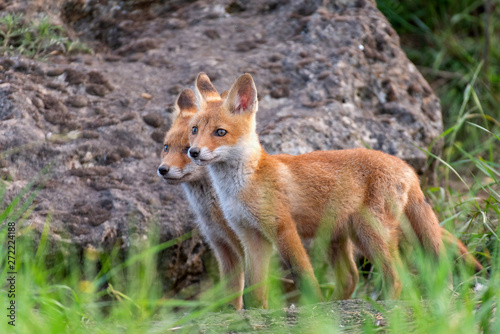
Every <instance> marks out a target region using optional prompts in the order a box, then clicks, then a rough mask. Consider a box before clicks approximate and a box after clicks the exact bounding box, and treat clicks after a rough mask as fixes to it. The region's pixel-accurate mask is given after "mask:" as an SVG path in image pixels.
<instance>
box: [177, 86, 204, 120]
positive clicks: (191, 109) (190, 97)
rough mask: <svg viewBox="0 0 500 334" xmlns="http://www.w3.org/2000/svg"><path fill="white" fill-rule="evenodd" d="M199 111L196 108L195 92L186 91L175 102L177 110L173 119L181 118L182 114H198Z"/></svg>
mask: <svg viewBox="0 0 500 334" xmlns="http://www.w3.org/2000/svg"><path fill="white" fill-rule="evenodd" d="M197 111H198V110H197V108H196V98H195V96H194V92H193V91H192V90H191V89H189V88H188V89H184V90H183V91H182V92H181V93H180V94H179V96H178V97H177V101H176V102H175V110H174V114H173V119H176V118H177V117H179V115H180V114H182V113H192V114H194V113H196V112H197Z"/></svg>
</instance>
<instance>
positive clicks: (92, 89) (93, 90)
mask: <svg viewBox="0 0 500 334" xmlns="http://www.w3.org/2000/svg"><path fill="white" fill-rule="evenodd" d="M85 91H86V92H87V93H89V94H90V95H95V96H100V97H104V96H106V95H107V94H109V92H110V91H109V89H108V88H107V87H106V86H104V85H98V84H88V85H87V86H85Z"/></svg>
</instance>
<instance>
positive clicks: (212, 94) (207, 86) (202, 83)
mask: <svg viewBox="0 0 500 334" xmlns="http://www.w3.org/2000/svg"><path fill="white" fill-rule="evenodd" d="M195 93H196V101H197V102H198V105H199V106H200V107H202V106H203V105H204V103H205V102H211V101H220V95H219V93H218V92H217V89H215V87H214V85H212V82H211V81H210V78H209V77H208V75H206V74H205V73H203V72H201V73H200V74H198V77H197V78H196V83H195Z"/></svg>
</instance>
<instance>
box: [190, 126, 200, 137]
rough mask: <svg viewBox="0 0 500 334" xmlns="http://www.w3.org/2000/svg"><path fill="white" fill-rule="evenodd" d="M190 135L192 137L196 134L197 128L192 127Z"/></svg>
mask: <svg viewBox="0 0 500 334" xmlns="http://www.w3.org/2000/svg"><path fill="white" fill-rule="evenodd" d="M191 133H192V134H193V135H195V134H197V133H198V127H197V126H193V128H192V129H191Z"/></svg>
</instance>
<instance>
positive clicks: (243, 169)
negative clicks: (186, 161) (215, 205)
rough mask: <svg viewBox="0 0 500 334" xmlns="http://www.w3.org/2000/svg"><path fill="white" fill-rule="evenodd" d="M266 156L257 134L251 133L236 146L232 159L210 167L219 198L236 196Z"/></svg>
mask: <svg viewBox="0 0 500 334" xmlns="http://www.w3.org/2000/svg"><path fill="white" fill-rule="evenodd" d="M265 154H266V152H265V151H264V149H263V148H262V146H261V145H260V142H259V137H258V136H257V133H256V132H251V133H250V134H249V135H247V136H245V137H242V138H241V139H240V140H239V141H238V143H237V144H236V145H235V146H234V148H233V150H232V153H231V158H230V159H228V160H224V161H218V162H215V163H213V164H210V165H208V171H209V173H210V177H211V179H212V181H213V185H214V188H215V190H216V192H217V194H218V195H219V197H225V196H236V195H237V194H238V193H239V192H240V191H241V190H242V189H243V188H244V187H245V186H246V184H247V182H248V180H249V179H250V178H251V177H252V175H253V174H254V173H255V170H256V169H257V167H258V165H259V161H260V160H261V158H262V156H263V155H265ZM221 200H223V198H221Z"/></svg>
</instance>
